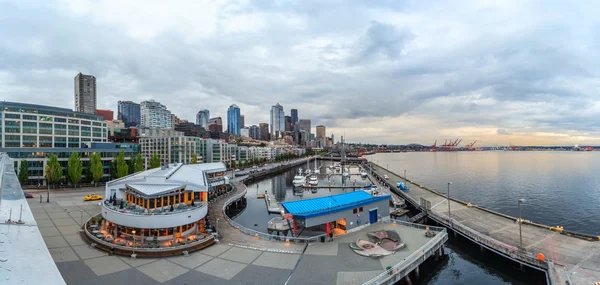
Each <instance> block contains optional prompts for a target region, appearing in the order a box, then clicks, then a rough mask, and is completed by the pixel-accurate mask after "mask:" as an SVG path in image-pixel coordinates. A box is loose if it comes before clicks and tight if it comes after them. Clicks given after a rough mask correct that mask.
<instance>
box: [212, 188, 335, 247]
mask: <svg viewBox="0 0 600 285" xmlns="http://www.w3.org/2000/svg"><path fill="white" fill-rule="evenodd" d="M240 185H241V186H242V187H244V190H243V191H242V192H240V193H238V194H236V195H234V196H232V197H231V198H229V200H227V201H226V202H225V203H224V204H223V209H222V210H223V212H225V209H226V208H227V206H229V204H231V203H233V202H234V201H236V200H238V199H240V198H242V197H244V195H246V193H247V192H248V189H247V188H246V186H245V185H243V184H240ZM224 216H225V220H227V222H228V223H229V224H230V225H231V226H232V227H234V228H236V229H238V230H239V231H240V232H242V233H244V234H247V235H251V236H255V237H258V238H260V239H264V240H270V241H281V242H293V243H303V244H304V243H312V242H317V241H319V239H320V238H321V237H325V234H322V235H318V236H314V237H308V238H301V237H294V236H291V237H288V236H279V235H271V234H266V233H263V232H259V231H255V230H252V229H249V228H246V227H244V226H242V225H240V224H238V223H237V222H236V221H234V220H232V219H231V218H229V216H227V215H226V214H225V215H224Z"/></svg>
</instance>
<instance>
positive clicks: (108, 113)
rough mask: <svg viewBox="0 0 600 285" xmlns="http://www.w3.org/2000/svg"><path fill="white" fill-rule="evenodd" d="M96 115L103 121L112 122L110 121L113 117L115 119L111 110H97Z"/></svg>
mask: <svg viewBox="0 0 600 285" xmlns="http://www.w3.org/2000/svg"><path fill="white" fill-rule="evenodd" d="M96 115H98V116H100V117H102V118H104V120H105V121H112V120H114V117H115V113H114V112H113V111H112V110H100V109H97V110H96Z"/></svg>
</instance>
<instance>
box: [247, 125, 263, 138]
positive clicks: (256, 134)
mask: <svg viewBox="0 0 600 285" xmlns="http://www.w3.org/2000/svg"><path fill="white" fill-rule="evenodd" d="M248 129H249V130H250V137H251V138H253V139H255V140H259V139H260V128H259V127H258V126H257V125H252V126H250V127H248ZM267 129H268V128H267Z"/></svg>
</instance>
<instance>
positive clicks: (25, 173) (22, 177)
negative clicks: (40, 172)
mask: <svg viewBox="0 0 600 285" xmlns="http://www.w3.org/2000/svg"><path fill="white" fill-rule="evenodd" d="M28 178H29V166H28V165H27V160H25V159H23V160H21V165H20V166H19V182H21V185H23V184H27V179H28Z"/></svg>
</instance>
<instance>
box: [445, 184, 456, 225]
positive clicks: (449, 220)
mask: <svg viewBox="0 0 600 285" xmlns="http://www.w3.org/2000/svg"><path fill="white" fill-rule="evenodd" d="M450 185H452V182H448V196H447V197H446V199H447V200H448V223H450V228H454V227H453V225H452V218H451V216H450Z"/></svg>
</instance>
